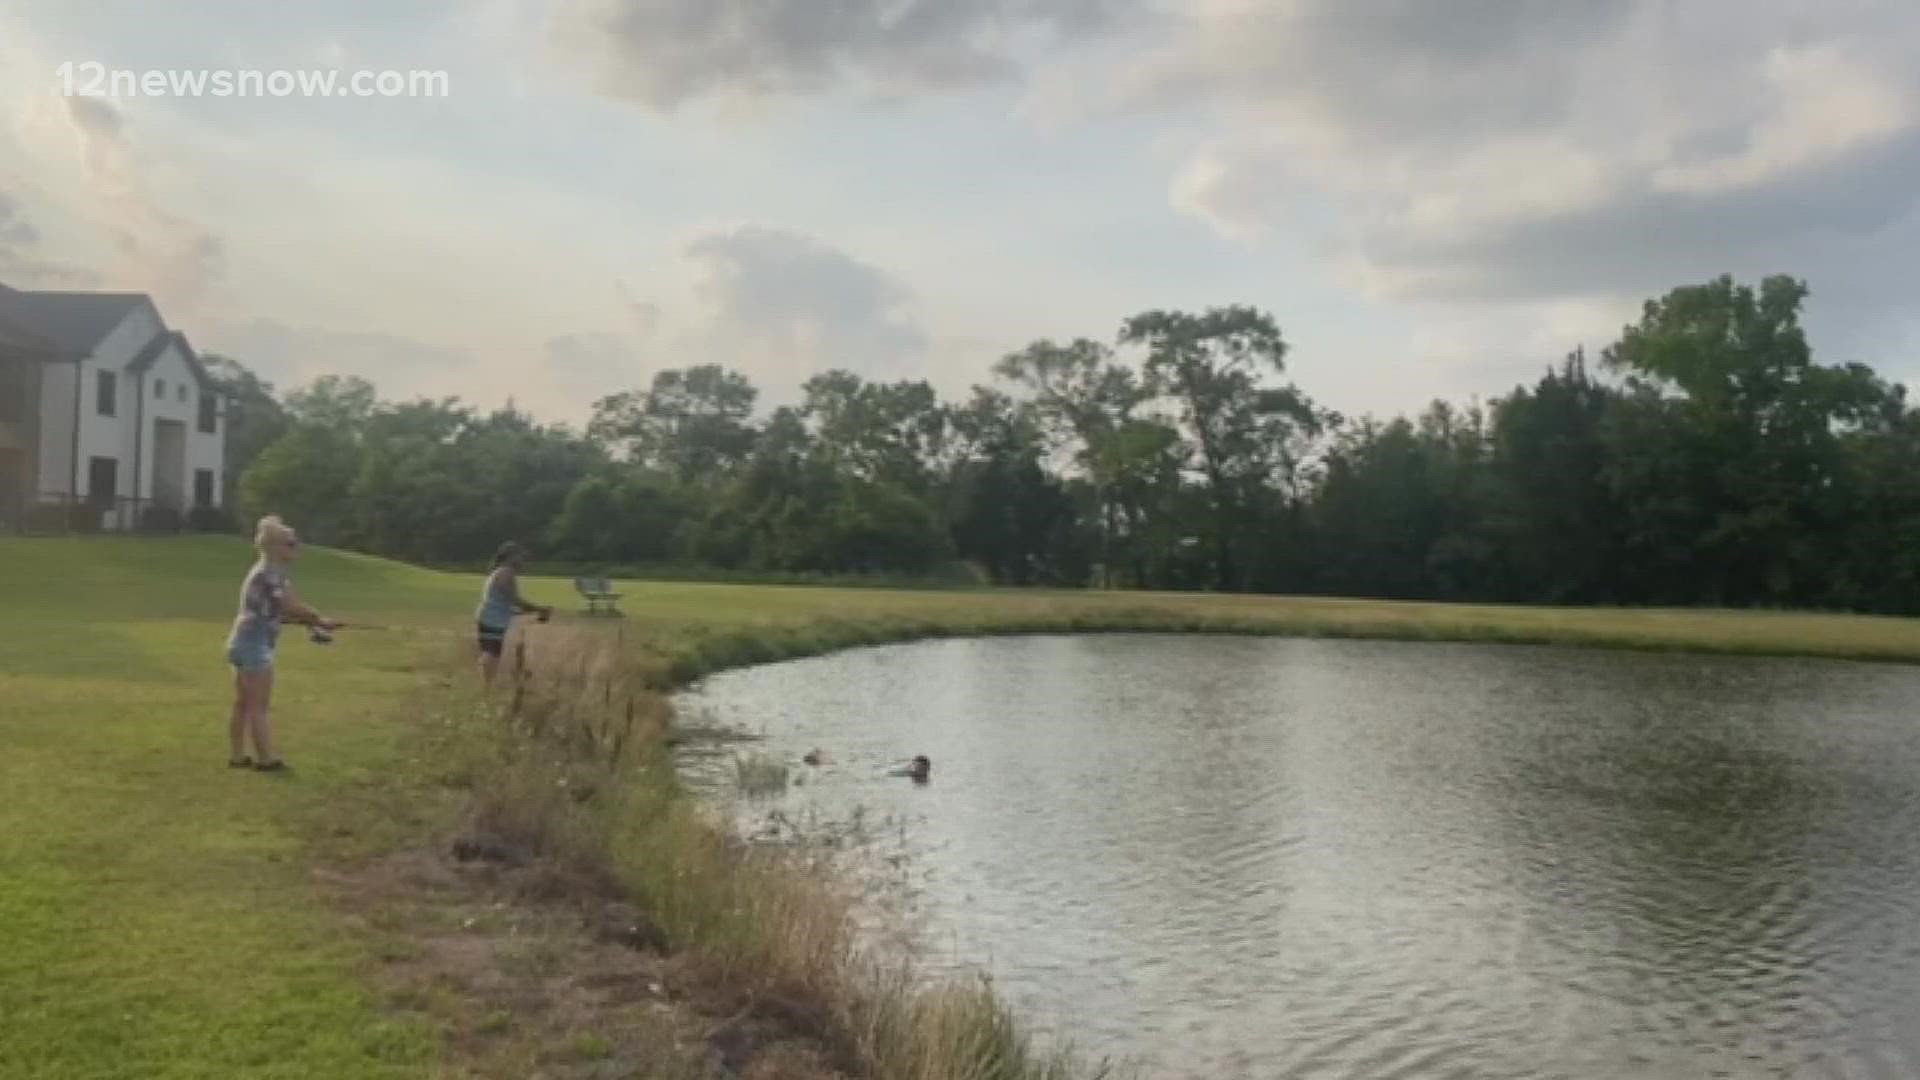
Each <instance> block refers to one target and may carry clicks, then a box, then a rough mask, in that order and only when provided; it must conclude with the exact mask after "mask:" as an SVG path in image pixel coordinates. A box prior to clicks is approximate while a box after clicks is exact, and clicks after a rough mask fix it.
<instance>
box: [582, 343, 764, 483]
mask: <svg viewBox="0 0 1920 1080" xmlns="http://www.w3.org/2000/svg"><path fill="white" fill-rule="evenodd" d="M758 396H759V391H757V390H755V389H754V387H753V384H752V383H751V382H749V381H748V380H747V377H746V376H745V375H742V374H740V373H738V372H735V371H730V370H727V369H726V368H723V367H721V366H720V365H718V364H702V365H699V366H696V367H690V368H676V369H672V370H668V371H662V372H659V373H657V374H655V375H654V377H653V384H652V386H651V388H650V389H648V390H645V391H639V392H635V391H627V392H622V393H618V394H614V395H612V396H610V397H606V398H602V399H601V400H600V401H599V402H598V403H596V404H595V405H594V410H593V418H592V420H591V421H590V422H589V423H588V425H587V434H588V436H589V437H591V438H593V439H595V440H597V441H599V442H600V443H602V444H604V445H605V446H607V447H608V448H610V449H612V450H613V451H615V452H616V453H618V454H621V455H622V456H624V457H626V458H627V459H629V460H631V461H633V462H634V463H636V464H639V465H642V466H645V467H647V468H650V469H655V470H658V471H660V472H664V473H666V474H668V475H670V476H672V477H674V478H675V479H676V480H678V481H680V482H682V483H686V482H690V481H694V480H701V481H706V480H710V479H711V478H713V477H714V476H715V475H717V474H723V473H729V472H731V471H733V470H734V469H736V468H738V467H739V466H740V465H741V464H743V463H744V462H745V461H746V460H747V458H748V456H749V455H750V454H751V453H752V452H753V444H754V438H755V429H754V426H753V423H752V416H753V403H754V401H755V399H756V398H757V397H758Z"/></svg>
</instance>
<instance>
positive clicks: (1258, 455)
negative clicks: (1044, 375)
mask: <svg viewBox="0 0 1920 1080" xmlns="http://www.w3.org/2000/svg"><path fill="white" fill-rule="evenodd" d="M1120 341H1121V343H1122V344H1128V345H1141V346H1144V347H1145V348H1146V353H1147V356H1146V363H1145V368H1144V370H1145V372H1146V376H1147V379H1148V380H1149V382H1150V383H1151V384H1152V385H1153V386H1155V387H1156V388H1160V389H1163V390H1164V391H1165V392H1166V393H1167V394H1169V395H1170V396H1171V397H1172V398H1173V400H1174V401H1175V402H1176V403H1177V405H1178V410H1179V418H1180V424H1181V430H1182V432H1183V433H1184V435H1185V437H1186V439H1187V440H1188V442H1189V443H1190V444H1191V445H1192V446H1193V448H1194V450H1195V455H1194V456H1195V459H1196V463H1197V464H1198V466H1199V468H1200V471H1201V472H1202V474H1203V475H1204V476H1205V480H1206V488H1207V493H1208V495H1209V500H1210V502H1211V504H1212V514H1211V521H1210V522H1209V523H1208V524H1209V531H1210V532H1211V534H1212V535H1211V539H1212V546H1213V550H1214V560H1215V568H1214V569H1215V573H1216V580H1217V582H1218V584H1219V586H1220V587H1221V588H1223V589H1239V588H1242V587H1243V586H1244V584H1245V577H1244V575H1243V573H1242V571H1241V556H1240V552H1239V550H1238V549H1239V547H1240V546H1241V536H1242V533H1243V532H1244V531H1245V529H1246V525H1247V524H1248V521H1249V517H1250V515H1249V513H1248V510H1249V508H1250V507H1251V506H1253V505H1254V504H1255V503H1256V502H1257V501H1258V500H1257V495H1258V492H1259V491H1260V490H1261V489H1262V488H1264V487H1268V486H1271V485H1273V484H1275V483H1278V482H1284V481H1286V480H1290V479H1291V477H1292V473H1293V470H1294V468H1295V466H1296V464H1297V462H1296V459H1295V458H1294V456H1293V455H1292V454H1291V453H1290V451H1291V449H1292V448H1293V447H1295V446H1296V445H1298V439H1297V436H1299V435H1300V434H1303V433H1304V434H1312V433H1314V432H1317V431H1318V430H1319V428H1320V426H1321V424H1322V422H1323V417H1322V416H1321V414H1320V413H1319V412H1318V411H1317V410H1315V409H1314V407H1313V405H1312V403H1311V402H1310V401H1309V400H1308V399H1307V397H1306V395H1304V394H1302V393H1301V392H1300V391H1299V390H1298V389H1297V388H1295V387H1294V386H1293V385H1291V384H1287V385H1282V386H1274V385H1270V384H1269V383H1268V381H1267V380H1268V379H1269V378H1271V377H1274V376H1279V375H1282V374H1284V373H1285V372H1286V354H1287V344H1286V342H1285V341H1284V340H1283V339H1282V337H1281V334H1280V329H1279V327H1278V326H1277V325H1276V324H1275V323H1274V321H1273V318H1272V316H1270V315H1268V314H1266V313H1265V312H1262V311H1258V310H1256V309H1254V308H1251V307H1245V306H1237V305H1236V306H1229V307H1216V308H1209V309H1207V310H1206V311H1205V312H1203V313H1201V314H1199V315H1193V314H1188V313H1185V312H1178V311H1148V312H1144V313H1142V314H1139V315H1136V316H1134V317H1133V318H1131V319H1128V320H1126V322H1125V323H1124V324H1123V325H1122V326H1121V330H1120Z"/></svg>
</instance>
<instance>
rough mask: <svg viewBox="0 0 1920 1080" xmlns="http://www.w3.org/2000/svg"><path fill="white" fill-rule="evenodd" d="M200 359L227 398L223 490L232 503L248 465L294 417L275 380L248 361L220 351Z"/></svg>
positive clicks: (283, 431) (223, 419) (202, 356)
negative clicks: (278, 395) (275, 389)
mask: <svg viewBox="0 0 1920 1080" xmlns="http://www.w3.org/2000/svg"><path fill="white" fill-rule="evenodd" d="M200 362H201V364H202V366H204V367H205V368H206V369H207V377H208V378H209V379H211V380H212V381H213V384H214V386H215V387H216V388H217V389H218V390H219V392H220V396H221V397H222V398H223V399H224V401H225V408H224V416H223V417H222V432H221V440H222V443H223V446H224V448H225V462H226V464H225V471H224V475H223V476H222V478H221V490H223V491H226V492H227V493H228V501H229V503H232V502H233V501H235V498H236V496H237V494H238V492H239V490H240V477H241V476H242V475H244V474H245V473H246V471H247V467H248V466H250V465H252V464H253V462H254V459H255V458H257V457H259V456H260V452H261V451H263V450H265V449H266V448H267V447H269V446H272V445H273V444H274V442H275V441H277V440H278V439H279V438H280V436H282V435H284V434H286V432H287V427H288V425H289V424H290V423H291V421H290V420H289V418H288V417H287V411H286V409H284V408H282V407H281V405H280V401H279V399H277V398H275V397H274V395H273V384H272V383H269V382H267V381H266V380H264V379H262V378H260V377H259V376H258V375H256V374H254V372H253V371H252V369H250V368H248V367H247V366H246V365H245V364H243V363H241V362H240V361H238V360H235V359H234V358H232V357H230V356H222V355H220V354H218V353H205V354H202V355H201V357H200Z"/></svg>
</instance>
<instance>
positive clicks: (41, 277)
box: [0, 191, 99, 289]
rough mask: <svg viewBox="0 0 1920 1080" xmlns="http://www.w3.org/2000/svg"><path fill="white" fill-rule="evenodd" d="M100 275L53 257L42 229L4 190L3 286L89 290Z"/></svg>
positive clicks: (0, 223)
mask: <svg viewBox="0 0 1920 1080" xmlns="http://www.w3.org/2000/svg"><path fill="white" fill-rule="evenodd" d="M98 281H99V277H98V275H96V274H94V273H93V272H92V271H89V270H87V269H84V268H82V267H78V266H72V265H69V264H66V263H63V262H60V261H58V260H56V259H52V258H49V257H48V256H47V254H46V251H45V249H44V247H43V245H42V243H41V236H40V230H39V229H37V228H35V227H34V225H33V222H31V221H28V220H27V219H26V217H25V216H24V215H23V214H22V213H21V211H20V207H19V204H18V203H16V202H15V201H14V199H13V197H12V196H10V195H8V194H7V193H6V192H4V191H0V284H5V285H9V286H12V287H14V288H21V289H42V288H86V287H89V286H92V285H95V284H97V283H98Z"/></svg>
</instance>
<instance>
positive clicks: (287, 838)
mask: <svg viewBox="0 0 1920 1080" xmlns="http://www.w3.org/2000/svg"><path fill="white" fill-rule="evenodd" d="M250 557H251V554H250V552H249V551H248V549H247V548H246V547H245V546H244V545H242V544H241V543H239V542H237V541H231V540H225V539H209V538H195V539H180V540H160V541H154V540H133V539H117V538H97V539H85V540H9V539H0V1018H3V1019H0V1076H23V1077H25V1076H59V1077H121V1076H124V1077H183V1078H184V1077H214V1076H220V1077H227V1076H260V1077H268V1076H286V1077H326V1078H335V1077H380V1076H421V1075H427V1074H429V1073H431V1072H433V1071H434V1066H435V1063H436V1062H438V1061H440V1060H441V1057H442V1054H443V1047H442V1045H441V1043H440V1039H439V1037H438V1036H437V1034H436V1033H435V1031H434V1029H433V1028H432V1027H431V1026H430V1025H428V1024H427V1023H425V1022H424V1021H422V1020H419V1019H415V1018H410V1017H409V1016H407V1015H405V1014H401V1013H396V1012H394V1011H392V1010H390V1009H388V1008H386V1007H385V1005H384V1003H383V1002H382V1001H381V999H380V997H379V995H378V994H377V993H376V992H375V991H374V990H373V989H372V988H371V983H370V981H369V979H368V978H367V972H368V970H369V968H370V966H371V965H373V964H374V963H375V962H376V954H377V952H378V950H379V949H380V948H381V944H380V942H379V941H378V940H377V939H376V936H375V935H374V934H372V933H371V932H369V931H367V930H365V929H364V928H362V927H361V926H359V925H358V924H356V923H355V922H354V921H353V920H350V919H347V918H344V917H343V916H342V915H341V913H340V912H339V911H337V910H336V909H334V908H332V907H330V906H329V905H328V904H327V903H326V902H325V900H324V898H323V896H322V894H321V890H320V889H319V888H318V887H317V886H316V884H315V878H314V869H315V863H316V859H317V858H318V857H319V856H318V855H317V851H318V850H319V848H317V846H316V845H321V846H326V845H332V848H329V850H332V849H333V848H338V847H345V848H350V849H365V850H373V849H378V848H379V847H381V846H382V845H391V844H398V843H403V842H406V841H407V840H409V839H417V838H418V834H419V832H420V831H421V830H422V829H431V828H432V827H433V822H435V821H437V820H439V819H438V818H436V817H435V815H436V814H438V813H439V812H440V810H441V809H443V808H444V802H445V799H444V798H441V799H440V800H439V801H438V802H436V800H435V796H434V795H433V794H432V793H431V792H429V791H427V790H426V789H425V786H424V785H422V786H420V788H419V790H418V791H416V792H415V794H416V795H417V799H415V804H408V803H407V802H406V800H405V799H402V800H401V804H402V805H404V806H406V807H407V812H403V813H395V810H394V808H395V806H396V803H395V798H394V792H395V790H396V788H406V785H407V778H409V777H413V776H416V775H419V773H420V770H419V768H418V763H417V762H414V761H411V760H410V755H412V754H413V753H414V752H415V749H416V748H415V747H414V745H413V744H411V743H410V741H409V739H408V737H407V735H408V731H407V726H406V716H405V710H404V708H403V703H404V702H405V701H406V699H407V698H408V696H409V695H410V694H411V693H413V692H414V690H415V689H416V688H417V687H418V685H419V684H420V683H421V681H422V680H423V679H428V678H434V677H443V676H444V673H445V664H446V659H445V658H446V657H448V656H449V655H451V654H452V650H453V649H454V648H455V647H457V646H458V644H459V643H460V642H462V641H464V638H465V635H466V633H467V632H468V629H469V627H470V618H471V610H472V607H473V603H474V600H475V598H476V593H477V591H478V589H477V586H478V581H477V579H476V578H472V577H462V576H455V575H445V574H437V573H431V572H428V571H423V570H416V569H411V568H408V567H404V566H399V565H396V564H393V563H388V562H383V561H380V560H375V559H368V558H361V557H356V556H349V555H343V554H338V553H331V552H322V551H309V552H308V553H307V555H306V556H305V557H304V558H303V560H302V561H301V563H300V564H299V565H298V566H297V567H296V569H295V574H294V580H295V583H296V586H297V587H298V588H299V590H300V591H301V593H302V594H303V595H305V596H306V597H307V598H308V599H310V600H311V601H313V602H315V603H316V604H317V605H318V606H319V607H320V608H321V610H323V611H325V612H327V613H329V614H333V615H338V616H340V617H343V618H346V619H349V620H359V621H364V622H370V623H376V624H380V625H381V626H383V627H385V629H380V630H363V631H357V632H356V631H348V632H345V633H343V634H342V635H341V636H340V640H339V641H338V642H337V643H336V644H335V645H333V646H331V647H329V648H321V647H318V646H313V645H310V644H309V643H307V642H306V641H305V640H304V637H303V636H302V635H301V634H300V633H299V632H298V631H297V629H290V630H289V631H288V632H287V634H286V635H285V636H284V637H283V643H282V647H281V661H280V678H279V685H278V687H277V689H276V699H275V724H276V733H277V735H278V737H279V741H280V744H281V748H282V750H283V752H284V753H285V754H286V756H287V759H288V761H289V762H290V763H291V764H292V765H293V767H294V770H295V772H294V774H293V775H291V776H288V777H271V776H262V775H256V774H253V773H250V772H239V771H232V770H229V769H227V768H226V767H225V757H226V745H225V731H224V728H225V722H226V710H227V707H228V703H229V700H230V699H229V694H230V687H229V675H228V673H227V671H226V669H225V667H224V660H223V657H222V649H221V646H222V640H223V637H224V633H225V626H226V622H227V620H228V619H229V618H230V617H231V614H232V611H233V607H234V603H235V599H236V594H237V591H238V588H239V584H240V578H241V576H242V574H243V573H244V571H245V569H246V566H247V564H248V561H249V559H250ZM527 591H528V592H529V593H530V594H531V595H532V596H533V597H534V598H536V599H540V600H544V601H546V602H550V603H553V604H554V605H555V606H556V607H558V608H560V609H561V610H562V611H569V610H574V609H576V608H577V606H578V605H577V604H576V602H575V598H574V596H573V595H572V591H571V588H570V586H568V585H567V584H566V583H565V582H558V581H545V580H540V581H534V582H531V583H529V585H528V586H527ZM624 592H625V593H626V596H625V597H624V599H623V600H622V605H621V606H622V608H623V610H625V611H626V612H627V613H628V617H627V618H626V619H624V620H621V621H620V623H619V624H618V625H620V626H621V628H622V629H621V633H622V634H623V635H625V636H626V637H627V640H628V641H629V642H631V643H632V645H633V646H634V647H635V648H636V649H637V650H639V651H645V652H650V653H652V654H654V655H656V656H658V657H660V658H661V659H662V660H663V661H664V662H666V663H667V664H668V665H669V668H670V670H671V672H672V673H673V675H674V676H676V677H680V678H684V677H686V676H689V675H692V674H696V673H698V672H700V671H704V670H710V669H713V668H716V667H720V666H726V665H729V664H734V663H740V662H745V661H750V660H755V659H768V658H772V657H774V656H778V655H790V654H797V653H801V652H810V651H819V650H821V649H825V648H830V647H834V646H837V645H842V644H850V643H857V642H860V641H877V640H883V639H886V638H889V637H901V636H912V635H918V634H927V633H936V632H945V631H951V630H960V631H967V630H992V629H1004V628H1024V629H1042V628H1071V627H1076V626H1078V627H1085V628H1106V627H1114V628H1118V627H1121V626H1160V627H1171V628H1188V629H1201V630H1248V631H1257V632H1303V633H1322V634H1332V633H1339V634H1358V635H1367V636H1386V637H1408V638H1464V639H1473V640H1501V641H1567V642H1574V643H1588V644H1611V645H1625V646H1636V647H1693V648H1701V649H1707V650H1712V651H1737V652H1762V653H1788V654H1791V653H1799V654H1810V655H1826V656H1837V657H1855V658H1880V659H1889V660H1902V661H1916V660H1920V621H1914V620H1899V619H1868V618H1852V617H1844V616H1811V615H1787V614H1737V613H1728V612H1675V611H1621V610H1598V611H1568V610H1557V609H1529V608H1501V607H1483V606H1443V605H1424V604H1392V603H1370V602H1360V601H1339V600H1312V599H1290V598H1247V597H1217V596H1170V595H1163V596H1147V595H1140V594H1131V595H1123V594H1099V595H1087V594H1064V593H1010V592H996V591H979V592H925V593H916V592H911V591H884V590H877V589H825V588H775V587H765V586H730V585H710V584H691V583H672V584H668V583H660V584H638V583H629V584H627V585H626V586H624ZM569 621H571V620H567V619H562V620H559V622H560V623H561V624H564V623H566V622H569ZM604 625H613V624H612V623H610V622H609V623H605V624H604ZM553 629H558V628H543V629H542V630H541V631H539V632H542V633H545V632H549V631H550V630H553Z"/></svg>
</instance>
